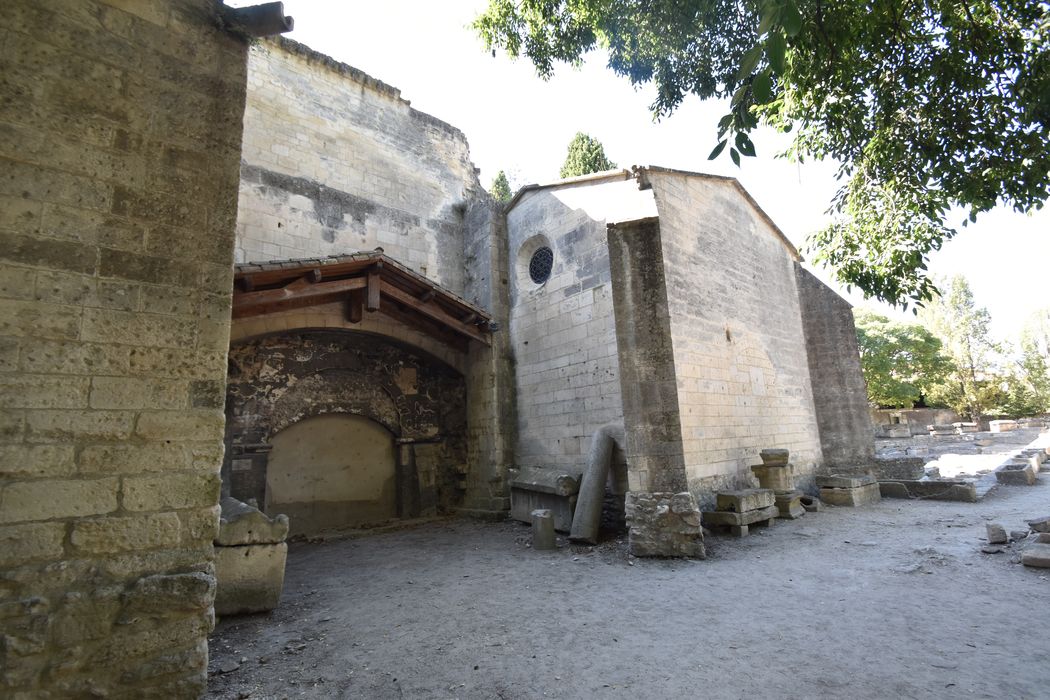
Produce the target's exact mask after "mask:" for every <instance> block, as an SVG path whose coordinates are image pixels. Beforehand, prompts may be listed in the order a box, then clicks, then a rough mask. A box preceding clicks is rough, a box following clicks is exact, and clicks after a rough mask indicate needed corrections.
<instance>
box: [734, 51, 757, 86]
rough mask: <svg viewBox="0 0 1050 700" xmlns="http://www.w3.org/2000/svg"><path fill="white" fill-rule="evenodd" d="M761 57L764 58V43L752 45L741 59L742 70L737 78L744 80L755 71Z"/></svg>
mask: <svg viewBox="0 0 1050 700" xmlns="http://www.w3.org/2000/svg"><path fill="white" fill-rule="evenodd" d="M760 58H762V44H756V45H755V46H752V47H751V48H750V49H749V50H748V52H747V53H745V54H744V57H743V58H742V59H741V60H740V70H739V71H738V72H737V75H736V78H737V80H743V79H744V78H746V77H747V76H749V75H751V74H752V73H754V72H755V67H756V66H757V65H758V59H760Z"/></svg>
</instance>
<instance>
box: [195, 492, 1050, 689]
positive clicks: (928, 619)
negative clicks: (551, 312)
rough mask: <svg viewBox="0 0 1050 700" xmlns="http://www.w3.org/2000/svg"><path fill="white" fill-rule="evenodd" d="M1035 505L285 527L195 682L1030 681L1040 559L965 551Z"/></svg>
mask: <svg viewBox="0 0 1050 700" xmlns="http://www.w3.org/2000/svg"><path fill="white" fill-rule="evenodd" d="M1043 515H1050V476H1048V475H1045V474H1044V476H1043V477H1042V479H1041V482H1040V483H1039V484H1038V485H1036V486H1034V487H1027V488H1026V487H1001V488H999V489H998V490H997V491H993V492H992V493H991V494H990V495H989V496H987V497H986V498H985V499H984V500H983V501H982V502H980V503H977V504H961V503H941V502H917V501H899V500H886V501H883V502H882V503H881V504H879V505H876V506H871V507H867V508H860V509H846V508H839V509H834V508H830V509H827V510H825V511H824V512H821V513H816V514H809V515H806V516H805V517H804V518H802V519H801V520H797V521H792V522H789V521H783V520H781V521H778V524H777V526H776V527H775V528H773V529H772V530H770V531H768V532H762V531H759V534H755V535H752V536H751V537H750V538H747V539H743V540H737V539H733V538H729V537H723V536H716V537H710V538H708V540H707V542H708V546H709V553H710V556H709V558H708V559H707V560H706V561H699V562H687V561H663V560H641V559H637V560H631V561H629V560H628V557H627V556H626V549H625V546H624V545H623V544H617V542H616V541H611V542H609V543H607V544H605V545H602V546H599V547H595V548H576V547H569V546H567V545H566V546H563V547H561V548H560V549H559V550H558V551H557V552H553V553H539V552H533V551H532V550H531V549H528V548H527V547H526V543H527V542H528V541H529V530H528V528H527V527H525V526H523V525H519V524H516V523H504V524H498V525H492V524H482V523H474V522H464V521H448V522H440V523H430V524H427V525H425V526H421V527H419V528H416V529H413V530H408V531H401V532H394V533H388V534H382V535H375V536H372V537H368V538H362V539H355V540H344V541H339V542H329V543H324V544H303V545H296V546H293V547H292V548H291V551H290V554H289V562H288V573H287V579H286V583H285V593H284V597H283V599H282V603H281V606H280V608H279V609H278V610H277V611H275V612H274V613H273V614H272V615H257V616H251V617H242V618H231V619H229V620H223V621H221V622H220V624H219V625H218V627H217V629H216V631H215V633H214V635H213V638H212V643H211V648H212V662H211V667H212V676H211V681H210V691H209V697H214V698H245V697H251V698H300V697H305V698H368V699H373V698H375V699H384V698H505V699H508V700H509V699H520V698H545V697H549V698H592V697H597V698H656V697H703V698H743V697H760V698H774V697H783V698H825V697H826V698H832V697H834V698H841V697H849V698H898V697H900V698H959V697H986V698H1047V697H1050V664H1048V663H1047V661H1046V659H1047V649H1048V642H1047V638H1048V637H1047V632H1048V631H1050V605H1048V601H1050V570H1038V569H1030V568H1027V567H1024V566H1021V565H1020V564H1019V563H1017V559H1018V556H1017V554H1016V552H1017V551H1018V550H1019V549H1020V545H1014V546H1012V547H1008V548H1007V551H1006V552H1005V553H1002V554H982V553H981V552H980V548H981V546H982V545H983V544H984V534H985V523H986V522H989V521H992V520H995V521H998V522H1001V523H1002V524H1003V525H1004V526H1005V527H1006V528H1007V530H1011V529H1019V528H1022V527H1024V520H1025V519H1028V518H1034V517H1038V516H1043ZM238 664H239V666H238ZM235 667H236V668H235ZM220 668H224V669H226V671H227V672H225V673H222V672H219V669H220Z"/></svg>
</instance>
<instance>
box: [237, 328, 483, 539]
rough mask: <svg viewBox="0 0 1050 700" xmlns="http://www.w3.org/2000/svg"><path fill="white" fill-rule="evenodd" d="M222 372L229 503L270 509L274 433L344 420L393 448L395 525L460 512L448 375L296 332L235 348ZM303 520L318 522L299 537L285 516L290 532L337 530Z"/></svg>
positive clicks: (355, 337)
mask: <svg viewBox="0 0 1050 700" xmlns="http://www.w3.org/2000/svg"><path fill="white" fill-rule="evenodd" d="M229 368H230V370H229V371H230V375H229V384H228V387H227V400H226V411H227V431H226V434H227V437H226V440H227V445H228V450H227V457H226V460H225V463H224V464H223V481H224V486H225V487H226V488H227V489H228V493H229V495H231V496H233V497H234V498H236V499H238V500H240V501H249V500H254V501H255V502H256V503H258V504H259V506H260V507H263V506H264V505H266V504H267V503H268V502H269V501H270V498H269V496H268V494H267V469H268V454H269V450H270V447H271V442H272V439H273V436H274V435H275V434H277V433H279V432H280V431H282V430H284V429H286V428H288V427H290V426H292V425H295V424H296V423H298V422H299V421H302V420H303V419H305V418H311V417H315V416H321V415H327V414H339V413H344V414H352V415H357V416H363V417H365V418H368V419H370V420H372V421H374V422H375V423H378V424H379V425H381V426H383V428H385V429H386V430H387V431H388V432H389V433H390V434H391V435H392V436H393V438H394V439H395V441H396V444H397V446H398V448H397V452H398V454H397V465H396V469H397V479H396V481H397V494H396V505H397V514H398V515H399V516H401V517H415V516H418V515H428V514H434V513H437V512H447V511H449V510H450V509H451V508H453V507H455V506H458V505H459V504H460V503H461V501H462V497H463V490H464V489H463V486H464V485H463V484H462V480H463V478H464V474H465V473H466V472H467V463H466V389H465V386H464V381H463V376H462V375H461V374H460V373H459V372H457V371H456V370H455V369H454V368H452V367H451V366H449V365H446V364H445V363H443V362H441V361H440V360H438V359H437V358H435V357H433V356H430V355H428V354H427V353H425V352H423V351H421V350H418V349H416V348H412V347H410V346H408V345H405V344H403V343H400V342H398V341H395V340H393V339H390V338H384V337H382V336H377V335H372V334H369V333H361V332H340V331H299V332H285V333H278V334H275V335H270V336H266V337H262V338H255V339H250V340H246V341H242V342H239V343H237V344H235V345H234V346H233V347H232V348H231V349H230V357H229ZM226 485H228V486H226ZM344 505H345V504H344ZM333 507H334V506H333ZM279 510H280V509H278V511H276V512H279ZM343 511H346V508H343ZM276 512H274V513H271V515H274V514H276ZM303 513H304V514H305V515H304V517H313V516H314V515H317V518H316V520H317V522H316V523H313V522H312V523H311V525H310V526H309V527H306V528H304V527H303V526H302V524H301V523H296V520H295V513H293V512H289V513H288V515H289V516H291V517H292V531H293V532H305V531H308V530H311V531H315V530H317V529H319V528H322V527H323V526H326V525H325V523H327V524H328V525H334V524H340V523H335V522H334V521H331V522H329V521H330V520H331V518H329V519H328V520H325V518H327V516H326V515H324V514H323V513H315V514H312V515H311V514H306V511H305V510H304V511H303ZM347 515H348V516H349V515H352V513H349V512H348V511H347ZM322 516H323V517H322ZM322 520H324V522H322ZM351 520H352V518H351V519H347V520H345V522H343V523H341V524H350V523H351Z"/></svg>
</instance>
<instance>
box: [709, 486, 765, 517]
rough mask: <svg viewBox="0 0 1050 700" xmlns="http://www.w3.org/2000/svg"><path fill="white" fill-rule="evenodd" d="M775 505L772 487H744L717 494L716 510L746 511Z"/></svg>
mask: <svg viewBox="0 0 1050 700" xmlns="http://www.w3.org/2000/svg"><path fill="white" fill-rule="evenodd" d="M771 505H773V490H772V489H742V490H740V491H722V492H721V493H718V494H716V496H715V510H724V511H729V512H731V513H744V512H747V511H749V510H759V509H760V508H768V507H769V506H771Z"/></svg>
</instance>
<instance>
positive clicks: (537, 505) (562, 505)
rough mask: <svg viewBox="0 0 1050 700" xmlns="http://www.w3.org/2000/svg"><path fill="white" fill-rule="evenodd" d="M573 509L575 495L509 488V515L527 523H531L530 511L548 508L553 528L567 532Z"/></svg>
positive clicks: (574, 507)
mask: <svg viewBox="0 0 1050 700" xmlns="http://www.w3.org/2000/svg"><path fill="white" fill-rule="evenodd" d="M575 509H576V496H558V495H556V494H553V493H544V492H542V491H531V490H528V489H520V488H516V487H512V488H511V490H510V517H511V518H513V519H514V520H518V521H520V522H523V523H527V524H529V525H531V524H532V511H534V510H549V511H550V512H551V517H552V518H554V529H555V530H557V531H558V532H568V531H569V530H571V529H572V514H573V511H574V510H575Z"/></svg>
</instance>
